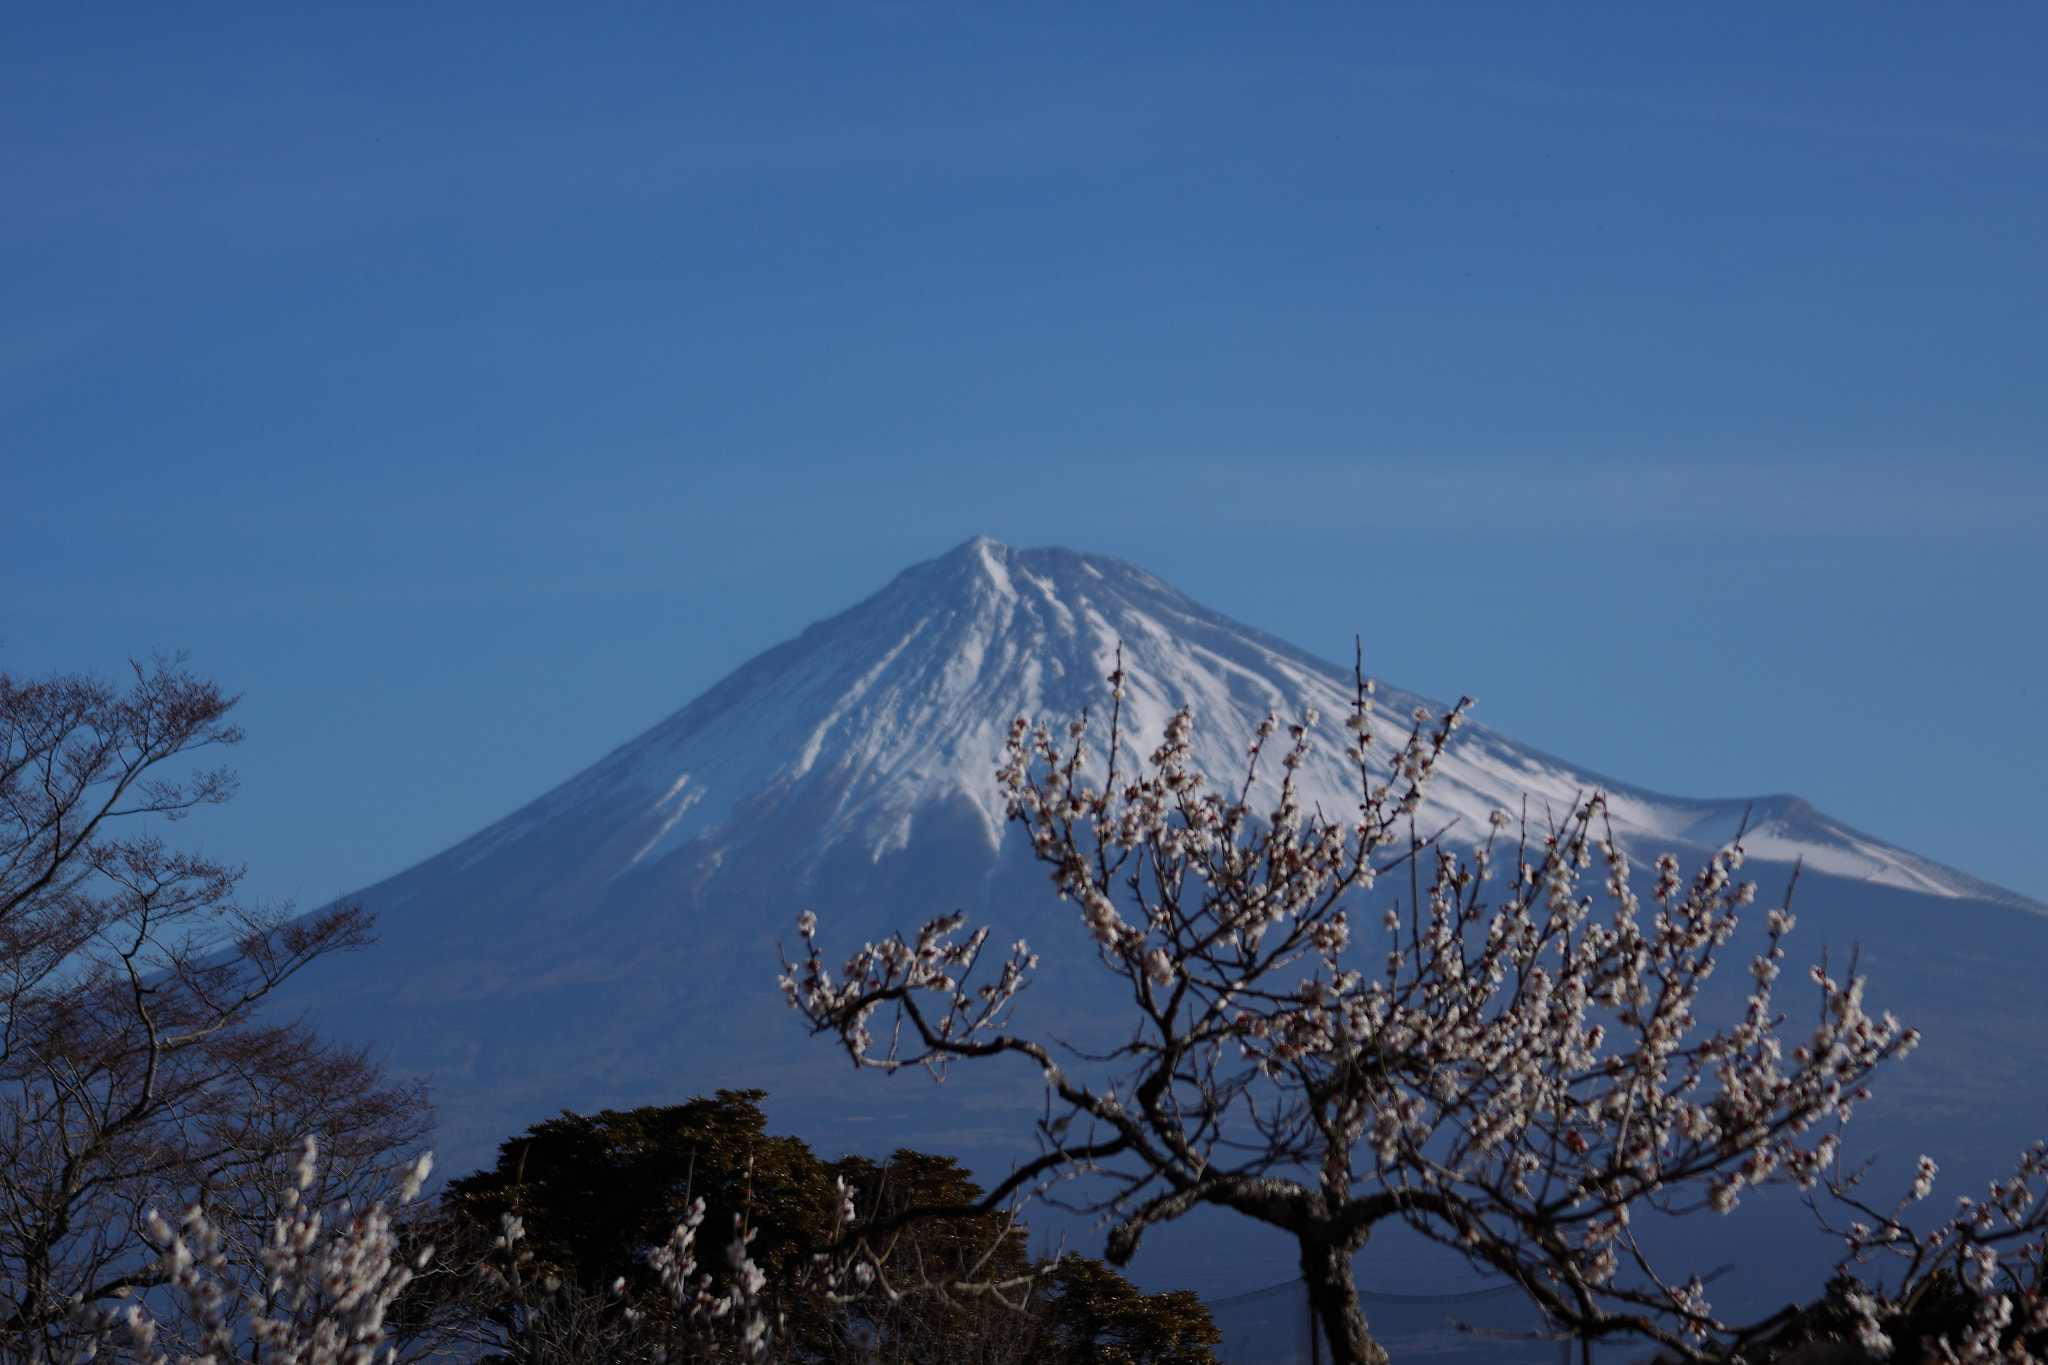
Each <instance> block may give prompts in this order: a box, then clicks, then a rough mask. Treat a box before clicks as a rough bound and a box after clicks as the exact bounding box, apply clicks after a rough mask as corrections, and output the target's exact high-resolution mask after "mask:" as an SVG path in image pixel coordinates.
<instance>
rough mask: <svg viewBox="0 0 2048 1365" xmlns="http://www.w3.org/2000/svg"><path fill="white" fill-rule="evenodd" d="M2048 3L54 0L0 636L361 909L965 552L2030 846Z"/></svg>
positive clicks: (1558, 732) (2040, 713) (1944, 835)
mask: <svg viewBox="0 0 2048 1365" xmlns="http://www.w3.org/2000/svg"><path fill="white" fill-rule="evenodd" d="M2044 70H2048V10H2044V9H2042V8H2041V7H2039V6H2037V5H2004V6H2001V5H1995V4H1983V5H1973V6H1969V7H1934V6H1925V5H1912V6H1907V5H1883V4H1859V5H1853V6H1851V5H1809V6H1801V7H1796V8H1792V9H1786V8H1784V7H1778V6H1764V5H1741V4H1723V5H1711V6H1708V5H1698V6H1681V5H1657V6H1648V5H1615V6H1593V5H1578V6H1571V5H1564V6H1529V5H1520V4H1513V5H1456V4H1446V5H1430V6H1400V7H1396V6H1372V5H1329V6H1319V5H1308V4H1301V5H1290V6H1285V7H1275V6H1251V5H1239V6H1205V5H1188V4H1172V5H1144V4H1130V5H1117V6H1100V5H1053V4H1039V5H1030V6H1024V5H1011V6H996V5H968V4H958V5H925V4H832V3H825V2H824V0H819V2H818V3H812V4H803V5H777V4H772V3H756V4H747V5H710V4H706V5H695V6H645V7H632V6H598V7H581V8H578V9H576V10H573V11H572V10H571V9H569V8H568V7H563V6H553V7H542V6H517V5H491V6H481V5H478V6H460V5H439V6H432V7H428V6H376V5H366V4H365V5H351V6H346V7H342V6H331V7H320V6H255V5H252V6H248V7H242V8H236V7H225V6H206V5H192V6H175V7H174V6H161V5H140V4H137V5H119V4H107V5H98V6H91V7H86V6H25V5H22V6H11V7H7V8H6V9H4V10H0V280H5V282H6V284H5V287H4V288H0V470H4V479H5V482H4V485H0V487H4V489H5V496H4V497H0V506H4V507H5V508H6V511H7V515H6V518H5V522H4V526H5V531H4V534H0V638H4V642H5V643H4V648H0V667H5V668H7V669H9V670H12V671H16V672H29V673H34V672H41V671H44V670H48V669H56V668H78V667H93V668H99V669H102V670H111V669H114V668H117V667H119V666H120V661H121V660H122V659H123V658H124V657H126V656H127V655H129V654H132V653H136V652H140V651H147V650H151V649H188V650H190V651H191V652H192V658H193V663H194V665H195V667H197V668H199V669H201V670H203V671H205V672H207V673H210V674H212V675H214V676H217V677H219V678H220V679H222V680H223V681H224V682H225V683H226V684H227V685H229V686H230V687H232V688H234V689H236V690H239V691H241V692H243V693H244V694H245V696H246V700H245V702H244V721H245V723H246V725H247V726H248V729H249V731H250V739H249V742H248V743H247V744H246V745H245V746H244V747H243V749H242V750H241V751H240V753H239V755H238V760H237V761H238V765H239V767H240V768H241V770H242V772H243V775H244V779H245V786H244V793H243V796H242V797H241V799H240V800H239V801H238V802H237V803H236V805H235V806H233V807H231V808H229V809H227V810H225V811H223V812H220V813H218V814H217V815H216V816H213V817H209V818H208V819H207V820H206V821H204V822H203V823H201V824H200V825H199V826H197V827H196V828H195V837H200V838H203V839H204V840H206V841H207V842H208V844H209V846H211V847H213V848H214V849H215V850H216V851H219V852H222V853H227V854H230V855H233V856H236V857H241V858H246V859H247V860H248V861H249V863H250V868H251V873H250V885H251V887H252V888H253V889H254V890H256V891H258V892H259V893H261V894H264V895H295V896H297V897H299V898H300V899H301V900H302V901H305V902H309V903H310V902H315V901H319V900H322V899H324V898H326V897H328V896H330V895H333V894H335V893H338V892H341V891H344V890H349V889H353V888H356V887H359V886H362V885H364V884H366V883H368V882H371V881H373V880H375V879H377V878H379V877H381V876H384V875H387V874H389V873H391V872H394V871H396V870H398V869H399V868H401V867H403V866H406V865H408V864H409V863H411V862H413V861H415V860H417V859H419V858H421V857H424V856H427V855H429V854H432V853H434V852H436V851H438V850H439V849H441V848H443V847H445V846H446V845H448V844H449V843H452V842H453V841H455V840H456V839H458V838H461V837H462V836H464V835H466V834H469V833H471V832H472V831H474V830H475V829H477V828H478V827H480V826H481V825H483V824H485V823H487V822H488V821H490V820H492V819H495V818H496V817H498V816H500V815H502V814H504V813H506V812H507V811H509V810H511V809H512V808H514V807H515V806H517V805H519V804H521V803H523V802H524V801H526V800H528V799H529V798H531V797H532V796H534V795H537V794H538V793H540V792H541V791H543V790H545V789H546V788H547V787H549V786H551V785H553V784H554V783H555V782H557V781H559V780H561V779H563V778H565V777H567V776H569V775H570V774H571V773H573V772H574V771H576V770H578V769H579V768H581V767H582V766H584V765H585V764H587V763H589V762H591V761H593V760H594V759H596V758H597V757H599V756H601V755H602V754H603V753H604V752H605V751H607V750H608V749H609V748H610V747H612V746H613V745H615V744H617V743H620V742H622V741H624V740H626V739H628V738H630V737H631V736H633V735H634V734H636V733H638V732H639V731H640V730H642V729H643V728H645V727H646V726H647V725H649V724H651V723H652V722H654V721H655V720H657V719H659V718H660V717H661V716H663V715H665V714H667V713H668V712H669V711H671V710H673V709H675V708H676V707H678V706H680V705H682V704H683V703H684V702H686V701H688V700H689V699H690V698H691V697H692V696H694V695H695V694H696V693H697V692H698V691H699V690H701V689H702V688H703V687H705V686H706V685H708V684H709V683H710V682H712V681H714V680H715V679H716V678H718V677H719V676H721V675H722V674H724V673H725V672H726V671H727V670H729V669H730V668H732V667H733V666H735V665H737V664H738V663H740V662H741V661H742V660H744V659H745V658H746V657H748V656H749V655H751V654H752V653H753V652H755V651H757V650H759V649H761V648H763V647H765V646H767V645H769V644H772V643H774V642H775V641H777V640H779V639H782V638H785V637H787V636H788V635H790V634H792V633H794V632H795V631H796V630H798V629H800V628H801V627H802V626H803V625H804V624H806V623H807V622H809V621H811V620H814V619H817V618H819V617H821V616H824V615H828V614H830V613H832V612H835V611H837V610H839V609H841V608H843V607H845V606H847V605H850V604H851V603H852V602H854V601H855V600H857V599H858V598H860V597H862V596H864V595H866V594H867V593H868V592H869V591H871V590H873V589H874V588H876V587H878V586H880V585H881V584H882V583H883V582H884V581H886V579H887V578H888V577H889V576H890V575H891V574H893V573H894V572H895V571H897V570H898V569H900V568H902V567H904V566H905V565H907V564H909V563H911V562H913V561H916V560H919V559H923V558H927V557H929V556H931V555H933V554H937V553H940V552H942V551H944V550H945V549H947V548H948V547H950V546H952V545H954V544H956V543H958V542H959V541H961V540H963V539H965V538H967V537H968V536H970V535H974V534H988V535H992V536H995V537H997V538H998V539H1002V540H1006V541H1009V542H1012V543H1017V544H1048V543H1053V544H1065V545H1069V546H1072V547H1074V548H1077V549H1083V550H1090V551H1095V552H1100V553H1106V554H1112V555H1117V556H1120V557H1123V558H1126V559H1130V560H1133V561H1135V562H1137V563H1139V564H1141V565H1143V566H1145V567H1147V568H1149V569H1151V570H1152V571H1154V572H1156V573H1158V574H1159V575H1161V576H1162V577H1164V578H1166V579H1167V580H1168V581H1170V582H1173V583H1175V584H1176V585H1178V586H1179V587H1181V588H1183V589H1184V590H1186V591H1188V592H1190V593H1191V594H1193V595H1194V596H1196V597H1198V598H1200V599H1202V600H1204V601H1206V602H1208V603H1209V604H1211V605H1212V606H1215V607H1217V608H1219V609H1221V610H1223V611H1225V612H1228V613H1229V614H1231V615H1233V616H1236V617H1238V618H1240V619H1242V620H1245V621H1247V622H1250V623H1252V624H1254V625H1258V626H1261V627H1263V628H1265V629H1267V630H1270V631H1272V632H1274V633H1276V634H1278V635H1281V636H1283V637H1286V638H1288V639H1291V640H1293V641H1295V642H1297V643H1299V644H1302V645H1304V646H1307V647H1309V648H1311V649H1314V650H1317V651H1318V652H1321V653H1323V654H1326V655H1329V656H1333V657H1345V656H1347V655H1348V651H1349V647H1350V641H1351V639H1352V636H1353V634H1354V632H1356V633H1360V634H1363V635H1364V637H1365V639H1366V641H1367V646H1368V653H1369V657H1370V658H1371V660H1372V661H1373V667H1374V668H1375V669H1376V671H1378V672H1379V673H1380V674H1381V675H1382V676H1384V677H1386V678H1388V679H1390V680H1393V681H1396V682H1399V683H1401V684H1402V685H1404V686H1408V687H1413V688H1416V689H1418V690H1422V691H1425V692H1429V693H1433V694H1436V695H1440V696H1453V695H1455V694H1457V693H1458V692H1460V691H1466V692H1471V693H1473V694H1474V695H1476V696H1478V697H1479V699H1480V703H1481V710H1480V713H1479V714H1480V716H1481V718H1482V719H1485V720H1487V721H1488V722H1489V723H1491V724H1494V725H1496V726H1498V727H1499V728H1501V729H1504V730H1506V731H1508V732H1509V733H1511V734H1513V735H1515V736H1517V737H1518V738H1521V739H1523V740H1525V741H1527V742H1530V743H1533V744H1536V745H1538V746H1541V747H1544V748H1547V749H1550V750H1552V751H1553V752H1556V753H1559V754H1561V755H1564V756H1566V757H1568V758H1570V759H1572V760H1574V761H1576V762H1578V763H1581V764H1585V765H1587V766H1590V767H1593V768H1595V769H1597V770H1602V771H1605V772H1608V773H1610V774H1612V775H1614V776H1615V777H1617V778H1622V779H1625V780H1628V781H1632V782H1636V783H1639V784H1642V785H1646V786H1650V787H1653V788H1659V789H1662V790H1666V791H1671V792H1677V793H1683V794H1695V795H1711V796H1724V795H1740V794H1749V793H1766V792H1777V791H1792V792H1797V793H1799V794H1801V795H1804V796H1806V797H1807V798H1808V799H1810V800H1812V801H1813V802H1814V803H1815V804H1816V805H1818V806H1820V807H1821V808H1822V809H1824V810H1827V811H1829V812H1830V813H1832V814H1834V815H1836V816H1837V817H1839V818H1841V819H1843V820H1846V821H1847V822H1849V823H1850V824H1852V825H1855V826H1858V827H1860V828H1863V829H1865V830H1868V831H1869V832H1871V833H1874V834H1877V835H1880V836H1882V837H1885V838H1888V839H1891V840H1893V841H1894V842H1897V843H1900V844H1903V845H1905V846H1906V847H1908V848H1911V849H1913V850H1915V851H1917V852H1920V853H1924V854H1927V855H1929V856H1932V857H1935V858H1938V859H1941V860H1943V861H1946V862H1949V863H1952V864H1954V865H1956V866H1958V867H1961V868H1963V869H1965V870H1967V871H1970V872H1973V873H1976V874H1978V875H1980V876H1984V877H1987V878H1990V879H1992V880H1994V881H1998V882H2002V883H2003V884H2005V885H2008V886H2011V887H2013V888H2015V889H2017V890H2020V891H2023V892H2026V893H2028V894H2031V895H2033V896H2036V897H2040V898H2044V899H2048V866H2044V863H2043V860H2042V858H2041V852H2040V851H2041V848H2042V843H2041V835H2040V831H2041V829H2042V827H2043V825H2044V822H2048V795H2044V789H2043V785H2042V782H2041V780H2040V776H2039V774H2040V770H2041V768H2042V766H2043V761H2044V759H2048V719H2044V711H2048V686H2044V684H2043V681H2042V675H2043V665H2044V663H2048V646H2044V626H2048V610H2044V608H2043V606H2042V603H2041V598H2042V593H2043V586H2044V585H2048V448H2044V436H2048V382H2044V377H2048V264H2044V262H2048V253H2044V251H2043V243H2044V242H2048V174H2044V171H2048V164H2044V163H2048V82H2044V81H2043V79H2042V72H2043V71H2044Z"/></svg>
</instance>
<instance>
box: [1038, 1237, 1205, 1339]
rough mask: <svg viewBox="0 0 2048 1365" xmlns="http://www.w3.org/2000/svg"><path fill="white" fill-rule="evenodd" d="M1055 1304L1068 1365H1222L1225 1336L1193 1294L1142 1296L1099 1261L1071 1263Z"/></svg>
mask: <svg viewBox="0 0 2048 1365" xmlns="http://www.w3.org/2000/svg"><path fill="white" fill-rule="evenodd" d="M1048 1300H1049V1303H1048V1306H1049V1310H1050V1316H1051V1319H1052V1333H1051V1335H1052V1338H1053V1341H1054V1343H1055V1344H1056V1346H1057V1347H1058V1356H1059V1359H1060V1360H1062V1361H1063V1362H1066V1363H1067V1365H1216V1355H1215V1353H1214V1352H1213V1351H1211V1350H1210V1349H1209V1348H1210V1347H1212V1346H1214V1345H1216V1344H1217V1343H1219V1342H1221V1341H1222V1340H1223V1333H1222V1332H1221V1331H1219V1330H1218V1329H1217V1327H1216V1323H1215V1322H1214V1320H1212V1319H1211V1318H1210V1316H1209V1310H1208V1309H1206V1308H1204V1307H1203V1306H1202V1301H1201V1300H1200V1299H1199V1298H1197V1297H1196V1296H1195V1293H1194V1291H1193V1290H1189V1289H1175V1290H1170V1291H1168V1292H1166V1293H1163V1294H1141V1293H1139V1292H1138V1289H1137V1287H1136V1286H1135V1285H1133V1284H1132V1283H1131V1282H1130V1281H1129V1280H1126V1279H1125V1278H1124V1277H1123V1276H1121V1275H1119V1274H1117V1273H1116V1271H1114V1270H1112V1269H1110V1268H1109V1267H1108V1266H1106V1265H1104V1264H1103V1263H1102V1262H1100V1261H1095V1260H1090V1259H1089V1258H1087V1257H1085V1256H1064V1257H1061V1258H1060V1262H1059V1264H1058V1265H1057V1266H1056V1267H1055V1268H1054V1270H1053V1273H1052V1283H1051V1286H1050V1293H1049V1295H1048Z"/></svg>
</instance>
